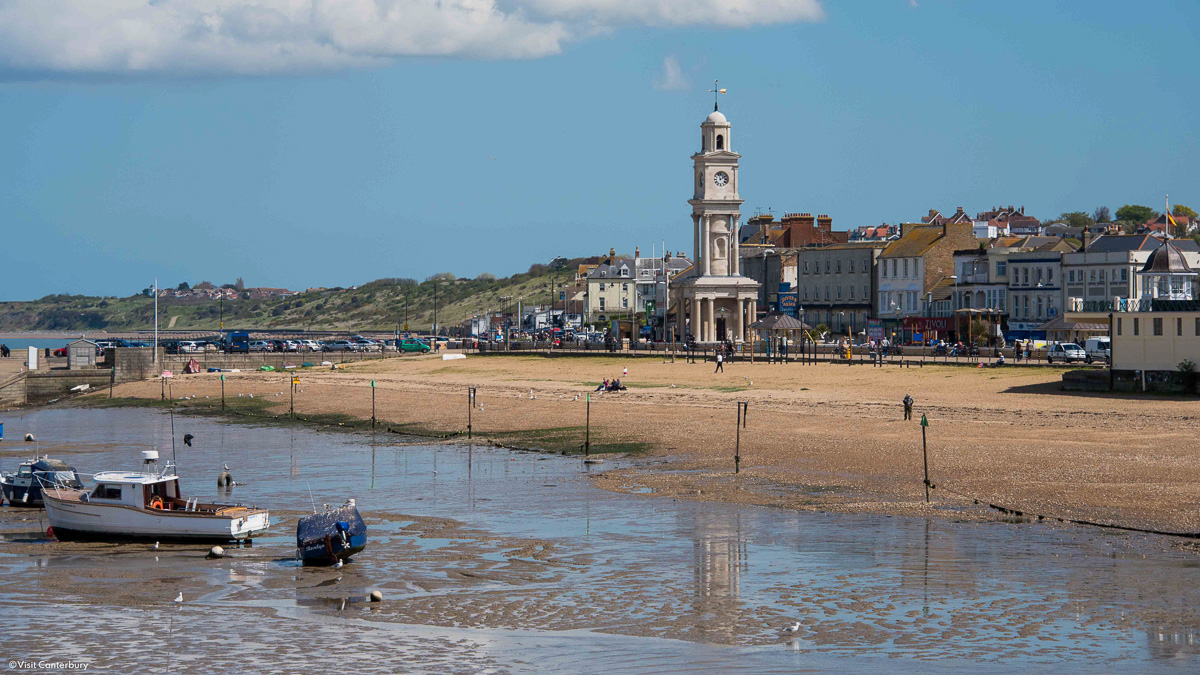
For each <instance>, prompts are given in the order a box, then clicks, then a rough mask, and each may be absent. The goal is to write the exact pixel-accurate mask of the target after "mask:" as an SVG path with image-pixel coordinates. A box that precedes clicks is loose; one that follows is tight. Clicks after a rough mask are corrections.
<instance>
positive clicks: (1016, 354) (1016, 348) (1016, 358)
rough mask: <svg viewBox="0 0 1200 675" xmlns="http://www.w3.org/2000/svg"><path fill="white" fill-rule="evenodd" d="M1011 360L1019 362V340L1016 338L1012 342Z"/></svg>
mask: <svg viewBox="0 0 1200 675" xmlns="http://www.w3.org/2000/svg"><path fill="white" fill-rule="evenodd" d="M1013 361H1016V362H1017V363H1020V362H1021V341H1020V340H1017V341H1016V342H1014V343H1013Z"/></svg>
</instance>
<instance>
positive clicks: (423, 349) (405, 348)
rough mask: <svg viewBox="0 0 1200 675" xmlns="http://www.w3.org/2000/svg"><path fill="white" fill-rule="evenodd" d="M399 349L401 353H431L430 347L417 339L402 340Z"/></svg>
mask: <svg viewBox="0 0 1200 675" xmlns="http://www.w3.org/2000/svg"><path fill="white" fill-rule="evenodd" d="M398 347H399V349H400V351H401V352H420V353H422V354H428V353H429V345H427V344H425V343H424V342H421V341H420V340H418V339H416V338H404V339H402V340H400V344H399V345H398Z"/></svg>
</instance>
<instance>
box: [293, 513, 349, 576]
mask: <svg viewBox="0 0 1200 675" xmlns="http://www.w3.org/2000/svg"><path fill="white" fill-rule="evenodd" d="M366 546H367V525H366V523H364V522H363V519H362V516H361V515H360V514H359V513H358V508H357V507H355V506H354V504H353V501H351V502H349V503H347V504H345V505H343V506H341V507H339V508H336V509H331V510H329V511H326V512H324V513H316V514H313V515H311V516H305V517H303V518H301V519H300V520H299V521H298V522H297V523H296V551H297V553H298V555H299V556H300V560H301V562H302V563H303V564H305V565H332V564H334V563H336V562H338V561H344V560H348V559H350V556H353V555H354V554H356V553H359V552H361V551H362V550H363V549H364V548H366Z"/></svg>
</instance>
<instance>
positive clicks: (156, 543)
mask: <svg viewBox="0 0 1200 675" xmlns="http://www.w3.org/2000/svg"><path fill="white" fill-rule="evenodd" d="M154 550H156V551H157V550H158V542H157V541H156V542H154Z"/></svg>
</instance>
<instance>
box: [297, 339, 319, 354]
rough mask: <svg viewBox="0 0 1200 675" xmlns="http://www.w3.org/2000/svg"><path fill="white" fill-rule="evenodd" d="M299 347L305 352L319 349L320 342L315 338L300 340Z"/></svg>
mask: <svg viewBox="0 0 1200 675" xmlns="http://www.w3.org/2000/svg"><path fill="white" fill-rule="evenodd" d="M300 347H301V348H302V349H303V350H304V351H306V352H319V351H321V343H320V342H317V341H316V340H301V341H300Z"/></svg>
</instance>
